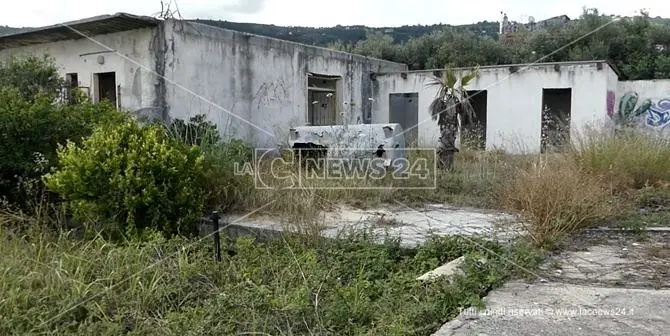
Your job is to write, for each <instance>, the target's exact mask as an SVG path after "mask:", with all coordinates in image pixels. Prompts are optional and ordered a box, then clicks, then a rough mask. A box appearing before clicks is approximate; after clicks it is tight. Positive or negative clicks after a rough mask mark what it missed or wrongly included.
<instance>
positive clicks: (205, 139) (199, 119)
mask: <svg viewBox="0 0 670 336" xmlns="http://www.w3.org/2000/svg"><path fill="white" fill-rule="evenodd" d="M167 129H168V131H169V133H170V136H172V137H173V138H175V139H179V140H181V141H182V142H184V143H186V144H188V145H196V146H203V145H205V146H208V145H209V146H212V145H217V144H219V142H221V136H220V135H219V131H218V130H217V129H216V124H214V123H212V122H209V121H207V120H206V116H205V115H204V114H199V115H197V116H195V117H192V118H190V119H189V121H188V123H186V122H184V120H182V119H175V120H173V121H172V122H171V123H170V124H169V125H168V126H167Z"/></svg>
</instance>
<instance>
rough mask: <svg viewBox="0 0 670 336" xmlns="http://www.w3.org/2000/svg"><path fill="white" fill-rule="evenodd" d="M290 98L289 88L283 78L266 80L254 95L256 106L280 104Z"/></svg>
mask: <svg viewBox="0 0 670 336" xmlns="http://www.w3.org/2000/svg"><path fill="white" fill-rule="evenodd" d="M288 100H289V95H288V88H287V86H286V83H284V81H283V80H281V79H280V80H278V81H273V82H265V83H263V84H261V85H260V86H259V87H258V90H256V94H255V95H254V103H255V104H256V108H260V107H261V106H266V107H269V106H278V105H283V104H285V103H287V102H288Z"/></svg>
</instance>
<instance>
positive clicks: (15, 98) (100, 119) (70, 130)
mask: <svg viewBox="0 0 670 336" xmlns="http://www.w3.org/2000/svg"><path fill="white" fill-rule="evenodd" d="M53 99H54V97H53V96H52V95H49V94H45V93H37V94H36V95H35V96H34V97H32V98H31V99H26V98H24V97H23V95H21V94H20V90H19V88H17V87H12V86H9V87H3V88H0V158H2V160H0V197H3V196H4V197H6V198H7V199H8V201H10V202H11V203H15V204H19V205H20V204H22V203H24V202H26V201H29V200H31V199H34V197H35V196H36V193H39V192H40V191H41V190H42V185H41V182H40V177H41V175H42V174H44V173H45V172H47V171H48V170H49V168H51V167H52V166H54V165H55V164H56V163H57V155H56V150H57V148H58V145H59V144H64V143H65V142H66V141H67V140H71V141H73V142H75V143H79V142H81V139H82V138H83V137H86V136H88V135H90V134H91V132H92V131H93V128H94V127H95V126H96V125H100V124H109V123H112V122H115V123H116V122H119V121H121V120H123V119H124V118H126V116H125V114H123V113H120V112H118V111H116V109H115V107H114V106H112V105H108V104H92V103H90V102H88V101H83V102H79V103H77V104H68V105H65V104H55V103H54V100H53Z"/></svg>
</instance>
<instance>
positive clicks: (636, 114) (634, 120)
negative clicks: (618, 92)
mask: <svg viewBox="0 0 670 336" xmlns="http://www.w3.org/2000/svg"><path fill="white" fill-rule="evenodd" d="M639 100H640V96H639V95H638V94H637V92H627V93H626V94H624V95H623V96H622V97H621V99H620V100H619V109H618V111H617V114H616V121H617V124H619V125H636V124H643V125H644V126H646V127H649V128H653V129H658V130H664V129H665V128H666V127H668V126H669V125H670V98H661V99H658V100H656V101H654V100H652V99H648V98H647V99H644V100H642V101H641V102H639ZM608 113H609V105H608Z"/></svg>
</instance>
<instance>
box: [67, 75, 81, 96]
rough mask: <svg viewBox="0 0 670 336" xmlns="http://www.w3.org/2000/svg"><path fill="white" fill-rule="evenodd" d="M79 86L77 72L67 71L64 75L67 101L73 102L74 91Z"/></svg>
mask: <svg viewBox="0 0 670 336" xmlns="http://www.w3.org/2000/svg"><path fill="white" fill-rule="evenodd" d="M78 87H79V76H77V73H75V72H73V73H68V74H66V75H65V99H66V100H67V101H68V102H73V100H74V92H75V91H76V89H77V88H78Z"/></svg>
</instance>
